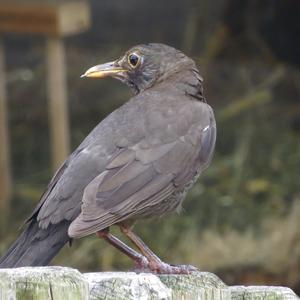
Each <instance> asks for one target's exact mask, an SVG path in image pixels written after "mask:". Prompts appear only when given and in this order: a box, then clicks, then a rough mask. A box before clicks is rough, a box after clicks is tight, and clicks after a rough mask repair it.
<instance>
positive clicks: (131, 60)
mask: <svg viewBox="0 0 300 300" xmlns="http://www.w3.org/2000/svg"><path fill="white" fill-rule="evenodd" d="M127 61H128V64H129V65H130V66H131V67H132V68H136V67H137V66H138V65H139V64H140V63H141V56H140V55H139V54H137V53H135V52H132V53H130V54H129V55H128V57H127Z"/></svg>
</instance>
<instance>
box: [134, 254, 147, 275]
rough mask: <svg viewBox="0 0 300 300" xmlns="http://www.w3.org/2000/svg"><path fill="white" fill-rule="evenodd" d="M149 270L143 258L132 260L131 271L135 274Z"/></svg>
mask: <svg viewBox="0 0 300 300" xmlns="http://www.w3.org/2000/svg"><path fill="white" fill-rule="evenodd" d="M148 269H149V261H148V259H147V258H146V257H145V256H142V255H141V256H140V257H138V258H136V259H134V268H132V269H131V271H133V272H136V273H144V272H145V273H146V272H147V271H146V270H148Z"/></svg>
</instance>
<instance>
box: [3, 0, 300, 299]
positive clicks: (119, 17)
mask: <svg viewBox="0 0 300 300" xmlns="http://www.w3.org/2000/svg"><path fill="white" fill-rule="evenodd" d="M71 2H73V0H69V1H68V3H69V4H70V3H71ZM74 2H80V1H75V0H74ZM81 2H83V4H81V5H84V7H87V11H85V16H84V17H83V21H81V22H82V23H80V22H79V23H80V24H81V25H80V24H79V25H78V28H77V29H78V30H77V29H74V30H73V31H72V30H70V31H69V32H63V30H62V32H59V33H58V31H59V30H57V28H56V29H55V30H52V29H51V30H50V29H49V30H47V29H45V30H44V29H43V28H42V26H36V25H34V26H32V28H30V26H29V27H28V29H26V30H24V32H21V31H22V30H18V29H16V28H14V27H13V26H12V28H10V27H9V26H8V25H7V26H6V25H5V24H6V23H5V22H9V21H7V20H8V19H9V16H10V15H9V14H11V15H13V14H14V9H15V10H16V11H18V13H19V14H20V16H22V13H23V11H22V10H23V9H24V10H25V11H26V9H27V8H29V7H30V8H32V7H33V8H34V7H35V5H36V8H34V9H35V10H34V9H33V18H30V19H31V20H32V22H33V23H34V21H33V20H34V17H35V16H36V19H37V21H36V22H40V21H42V22H43V21H45V20H46V21H47V20H48V19H49V20H50V21H49V22H51V20H52V19H51V18H50V17H49V16H48V17H47V14H45V17H43V14H42V13H41V12H42V11H43V9H44V8H43V5H46V2H45V1H35V2H32V1H30V0H26V1H25V0H24V1H19V2H16V5H15V6H14V7H12V8H10V9H11V10H10V11H9V10H5V5H7V3H10V4H12V3H13V2H11V1H8V0H7V1H4V0H2V1H1V2H0V31H1V49H0V50H1V52H0V54H1V57H0V59H1V60H2V63H4V66H3V64H2V66H1V64H0V68H1V69H0V74H1V75H0V79H1V81H0V93H1V94H0V99H1V103H2V104H1V114H0V116H1V119H0V124H1V135H0V137H1V142H0V143H1V144H0V147H1V149H2V150H0V155H2V156H1V157H0V158H1V177H0V182H1V187H0V191H1V194H0V203H1V211H0V214H1V228H0V254H2V253H4V252H5V250H6V249H7V248H8V246H9V245H10V243H11V242H12V241H13V240H14V239H15V238H16V237H17V235H18V234H19V233H20V231H18V229H19V227H20V226H21V225H22V224H23V221H24V219H25V218H26V217H27V216H28V215H29V214H30V212H31V211H32V209H33V208H34V207H35V205H36V204H37V202H38V200H39V197H40V195H41V194H42V192H43V191H44V189H45V187H46V186H47V184H48V182H49V180H50V179H51V177H52V175H53V172H54V169H55V166H56V165H57V164H58V163H59V161H60V160H61V159H62V157H64V156H65V155H66V152H68V151H71V150H74V149H75V148H76V147H77V146H78V145H79V143H80V142H81V141H82V139H83V138H84V137H85V136H86V135H87V134H88V133H89V131H90V130H91V129H92V128H93V127H94V126H95V125H96V124H97V123H99V122H100V121H101V120H102V119H103V118H104V117H105V116H106V115H107V114H109V113H110V112H111V111H112V110H114V109H116V108H117V107H119V106H120V105H122V104H123V103H124V102H125V101H126V100H127V99H129V98H130V97H131V95H132V94H131V92H130V91H129V89H128V88H127V87H126V86H123V85H122V84H121V83H119V82H116V81H114V80H111V79H107V80H83V79H80V75H81V74H82V73H83V72H84V71H85V70H86V69H87V68H89V67H91V66H93V65H95V64H99V63H103V62H107V61H111V60H113V59H115V58H117V57H119V56H120V55H121V54H123V53H124V52H125V51H126V50H127V49H128V48H130V47H131V46H133V45H135V44H140V43H144V42H145V43H148V42H161V43H165V44H169V45H171V46H174V47H176V48H178V49H181V50H182V51H183V52H185V53H186V54H187V55H188V56H190V57H192V58H193V59H194V60H195V61H196V62H197V65H198V66H199V69H200V70H201V74H202V75H203V77H204V91H205V96H206V99H207V102H208V103H209V104H210V105H211V106H212V107H213V108H214V110H215V114H216V119H217V124H218V138H217V145H216V153H215V156H214V159H213V162H212V165H211V167H210V168H209V169H208V170H207V171H205V173H204V174H203V175H202V176H201V177H200V179H199V180H198V182H197V184H196V185H195V187H194V188H193V189H192V190H191V192H190V193H189V194H188V197H187V199H186V201H185V203H184V211H183V213H182V214H181V215H180V216H178V215H175V214H174V215H171V216H170V217H168V218H164V219H159V220H149V221H145V222H140V223H138V224H137V225H136V231H137V232H138V233H140V234H141V236H142V237H143V238H144V240H145V241H146V242H147V243H148V244H149V245H150V246H151V247H152V249H153V250H154V251H155V252H157V254H159V255H160V257H161V258H162V259H164V260H166V261H168V262H170V263H188V264H193V265H195V266H197V267H199V268H200V269H201V270H203V271H210V272H214V273H216V274H217V275H218V276H220V277H221V279H222V280H223V281H225V283H226V284H274V285H286V286H289V287H291V288H293V289H294V290H295V291H296V292H297V293H298V294H299V293H300V232H299V228H300V201H299V199H300V185H299V179H300V176H299V175H300V171H299V170H300V69H299V68H300V39H299V37H300V22H299V16H300V2H299V1H296V0H277V1H275V0H244V1H238V0H215V1H209V0H201V1H200V0H197V1H193V0H186V1H180V0H164V1H159V2H153V1H146V0H127V1H123V0H110V1H109V0H103V1H97V0H91V1H81ZM63 4H64V3H63V2H62V1H56V2H53V1H52V2H51V5H52V6H53V7H52V8H51V9H53V10H51V11H52V12H53V11H55V10H56V9H60V7H61V5H63ZM70 11H72V9H71V8H70V10H69V9H65V12H64V13H66V14H67V16H68V18H70V19H72V18H73V17H75V18H76V16H77V14H73V16H72V15H71V16H70V13H69V12H70ZM80 11H82V12H83V11H84V9H80ZM88 11H90V15H89V13H88ZM68 14H69V15H68ZM79 15H80V14H78V16H79ZM20 16H19V17H18V18H15V19H14V21H16V20H17V21H18V22H19V21H20V24H21V25H20V24H19V25H20V26H21V29H22V28H25V27H26V24H28V22H29V21H26V18H24V20H23V19H22V17H20ZM39 18H40V20H38V19H39ZM43 18H45V19H43ZM66 18H67V17H66ZM22 20H23V21H24V24H22V22H23V21H22ZM46 21H45V22H46ZM26 22H27V23H26ZM47 22H48V21H47ZM53 22H54V21H53ZM3 24H4V25H5V26H4V25H3ZM76 26H77V25H76ZM76 26H75V27H76ZM19 31H20V32H19ZM54 31H55V32H54ZM56 31H57V32H56ZM67 31H68V30H67ZM18 32H19V33H18ZM51 53H52V54H51ZM56 72H57V73H56ZM51 74H52V75H51ZM51 76H52V77H51ZM64 76H66V77H64ZM51 78H52V79H51ZM53 78H54V79H53ZM55 78H56V79H57V80H58V82H56V81H55ZM64 78H65V80H64ZM51 80H52V81H51ZM64 81H65V84H64ZM55 97H58V98H59V97H61V98H62V100H61V101H60V100H58V104H57V103H56V104H55ZM58 98H57V99H58ZM49 99H50V100H49ZM51 99H52V100H51ZM53 99H54V100H53ZM64 99H66V100H67V101H66V103H64V101H63V100H64ZM51 101H52V102H51ZM53 101H54V102H53ZM49 103H50V105H49ZM51 103H52V104H51ZM53 103H54V104H53ZM55 105H56V106H55ZM53 111H54V114H53ZM53 115H57V116H62V117H61V118H59V117H58V119H57V120H56V119H53ZM60 126H62V127H60ZM55 128H56V129H57V130H58V132H56V133H54V132H55ZM60 128H62V129H61V130H60ZM51 132H52V133H51ZM56 138H57V139H58V140H56V141H55V139H56ZM59 138H61V139H62V140H64V141H65V142H61V144H60V142H59V141H60V140H59ZM53 143H56V148H55V147H53ZM57 143H58V145H57ZM60 146H61V147H60ZM1 151H2V152H1ZM10 179H11V180H10ZM10 186H11V188H10ZM3 191H6V192H5V193H4V192H3ZM113 232H115V233H116V234H117V235H118V236H119V232H118V230H113ZM52 263H53V264H55V265H64V266H71V267H74V268H79V269H80V270H81V271H100V270H102V271H105V270H127V269H128V268H130V267H131V262H130V261H129V260H128V259H127V258H126V257H125V256H122V255H120V254H119V253H118V252H117V251H116V250H114V249H112V248H111V247H110V246H109V245H107V244H106V243H105V242H103V241H100V240H98V239H97V238H96V237H95V236H91V237H87V238H84V239H82V240H78V241H74V243H73V245H72V247H69V246H66V247H65V248H64V249H63V251H61V252H60V254H59V255H58V256H57V257H56V258H55V260H54V261H53V262H52Z"/></svg>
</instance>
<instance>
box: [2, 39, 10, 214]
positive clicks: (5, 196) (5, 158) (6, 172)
mask: <svg viewBox="0 0 300 300" xmlns="http://www.w3.org/2000/svg"><path fill="white" fill-rule="evenodd" d="M9 148H10V147H9V138H8V121H7V109H6V80H5V54H4V47H3V43H2V41H1V39H0V214H1V219H5V218H6V216H7V215H8V213H9V206H10V205H9V202H10V197H11V186H12V183H11V170H10V155H9V154H10V150H9Z"/></svg>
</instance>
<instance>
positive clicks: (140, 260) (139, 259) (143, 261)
mask: <svg viewBox="0 0 300 300" xmlns="http://www.w3.org/2000/svg"><path fill="white" fill-rule="evenodd" d="M96 235H97V236H98V237H99V238H101V239H104V240H106V241H107V242H108V243H110V244H111V245H112V246H114V247H115V248H116V249H118V250H119V251H121V252H123V253H124V254H125V255H127V256H128V257H129V258H131V259H132V260H133V261H134V262H135V264H136V266H137V268H138V269H143V268H147V267H148V264H149V262H148V260H147V258H146V257H144V256H143V255H141V254H140V253H138V252H136V251H135V250H133V249H131V248H130V247H128V246H127V245H126V244H125V243H123V242H122V241H120V240H119V239H118V238H116V237H115V236H114V235H112V234H111V233H110V232H109V229H108V228H106V229H103V230H101V231H98V232H96Z"/></svg>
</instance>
